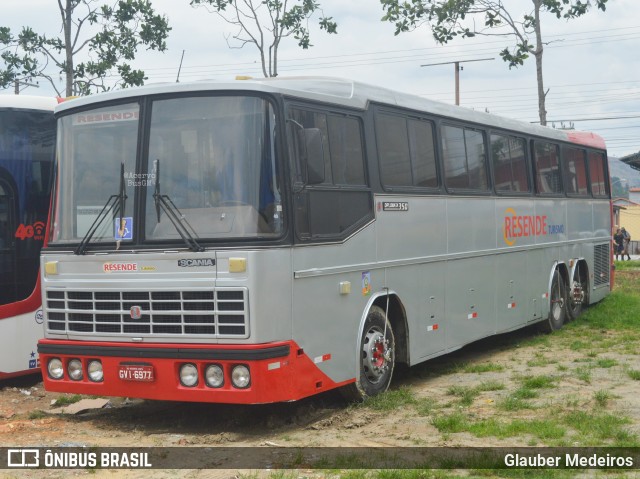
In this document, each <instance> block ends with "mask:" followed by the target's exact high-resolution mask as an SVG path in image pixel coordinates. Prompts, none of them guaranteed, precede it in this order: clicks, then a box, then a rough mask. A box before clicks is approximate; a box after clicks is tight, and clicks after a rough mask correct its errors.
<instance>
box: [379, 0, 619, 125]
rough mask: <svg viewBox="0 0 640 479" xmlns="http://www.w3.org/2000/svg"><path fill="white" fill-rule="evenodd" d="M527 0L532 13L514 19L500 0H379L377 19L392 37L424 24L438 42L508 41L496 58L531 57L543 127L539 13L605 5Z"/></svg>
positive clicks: (568, 15)
mask: <svg viewBox="0 0 640 479" xmlns="http://www.w3.org/2000/svg"><path fill="white" fill-rule="evenodd" d="M530 1H531V3H532V7H533V8H532V10H530V11H529V12H528V13H525V14H523V15H521V16H516V15H515V14H514V10H513V9H514V6H513V3H511V4H510V6H507V4H509V3H510V2H506V1H502V0H404V1H403V0H380V3H381V4H382V7H383V9H384V11H385V15H384V17H383V18H382V19H383V21H388V22H391V23H393V24H395V27H396V35H398V34H399V33H401V32H407V31H410V30H412V29H415V28H417V27H419V26H421V25H423V24H428V25H429V26H430V27H431V30H432V32H433V36H434V38H435V39H436V41H437V42H439V43H447V42H449V41H451V40H453V39H454V38H456V37H462V38H466V37H475V36H480V35H484V36H502V37H511V38H512V39H513V40H514V42H515V44H514V45H513V47H511V48H505V49H504V50H502V51H501V52H500V56H501V57H502V59H503V60H504V61H505V62H507V63H508V64H509V68H512V67H518V66H520V65H522V64H523V63H524V61H525V60H526V59H527V58H529V56H530V55H533V56H534V57H535V60H536V72H537V73H536V74H537V81H538V110H539V114H540V123H541V124H543V125H546V123H547V111H546V107H545V97H546V94H547V92H545V91H544V83H543V77H542V53H543V50H544V42H543V40H542V33H541V28H540V24H541V13H545V12H546V13H549V14H552V15H553V16H554V17H555V18H556V19H564V20H570V19H573V18H577V17H580V16H582V15H584V14H585V13H587V12H588V11H589V9H590V8H592V6H594V5H595V6H597V8H599V9H600V10H603V11H604V10H605V7H606V3H607V0H530ZM510 9H511V10H510ZM532 39H533V40H532Z"/></svg>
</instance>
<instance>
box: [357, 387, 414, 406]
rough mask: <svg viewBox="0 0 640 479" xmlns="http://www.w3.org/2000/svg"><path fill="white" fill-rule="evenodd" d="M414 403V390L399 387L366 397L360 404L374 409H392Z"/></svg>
mask: <svg viewBox="0 0 640 479" xmlns="http://www.w3.org/2000/svg"><path fill="white" fill-rule="evenodd" d="M416 403H417V400H416V398H415V395H414V392H413V391H412V390H411V389H409V388H408V387H401V388H400V389H394V390H389V391H385V392H384V393H382V394H378V395H377V396H374V397H372V398H368V399H367V400H366V401H365V402H364V403H362V406H363V407H367V408H369V409H374V410H376V411H393V410H395V409H400V408H403V407H405V406H409V405H413V404H416Z"/></svg>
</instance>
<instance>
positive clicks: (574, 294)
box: [567, 263, 589, 319]
mask: <svg viewBox="0 0 640 479" xmlns="http://www.w3.org/2000/svg"><path fill="white" fill-rule="evenodd" d="M582 268H586V265H584V264H583V263H578V264H577V265H576V269H575V271H574V272H573V280H572V281H571V287H570V289H569V291H568V301H569V305H568V308H567V314H568V316H569V319H577V318H578V316H580V314H581V313H582V311H583V309H584V308H585V305H587V304H588V301H587V293H588V291H589V284H588V283H587V279H586V278H587V274H586V271H582ZM582 273H585V274H582Z"/></svg>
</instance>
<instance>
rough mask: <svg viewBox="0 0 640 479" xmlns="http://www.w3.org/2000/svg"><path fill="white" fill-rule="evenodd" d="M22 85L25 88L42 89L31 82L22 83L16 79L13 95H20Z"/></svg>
mask: <svg viewBox="0 0 640 479" xmlns="http://www.w3.org/2000/svg"><path fill="white" fill-rule="evenodd" d="M20 84H22V85H24V86H25V87H28V86H33V87H36V88H40V85H37V84H35V83H29V82H26V81H23V82H21V81H20V80H17V79H16V80H15V81H14V82H13V93H14V94H16V95H19V94H20Z"/></svg>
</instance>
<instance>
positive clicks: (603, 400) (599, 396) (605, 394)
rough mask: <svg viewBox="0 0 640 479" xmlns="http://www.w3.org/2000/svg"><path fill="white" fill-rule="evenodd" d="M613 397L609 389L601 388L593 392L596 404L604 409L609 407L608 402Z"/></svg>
mask: <svg viewBox="0 0 640 479" xmlns="http://www.w3.org/2000/svg"><path fill="white" fill-rule="evenodd" d="M611 398H612V396H611V393H610V392H609V391H605V390H604V389H601V390H600V391H596V392H595V393H594V394H593V399H594V400H595V402H596V405H597V406H598V407H600V408H603V409H604V408H605V407H607V403H608V402H609V400H610V399H611Z"/></svg>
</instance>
